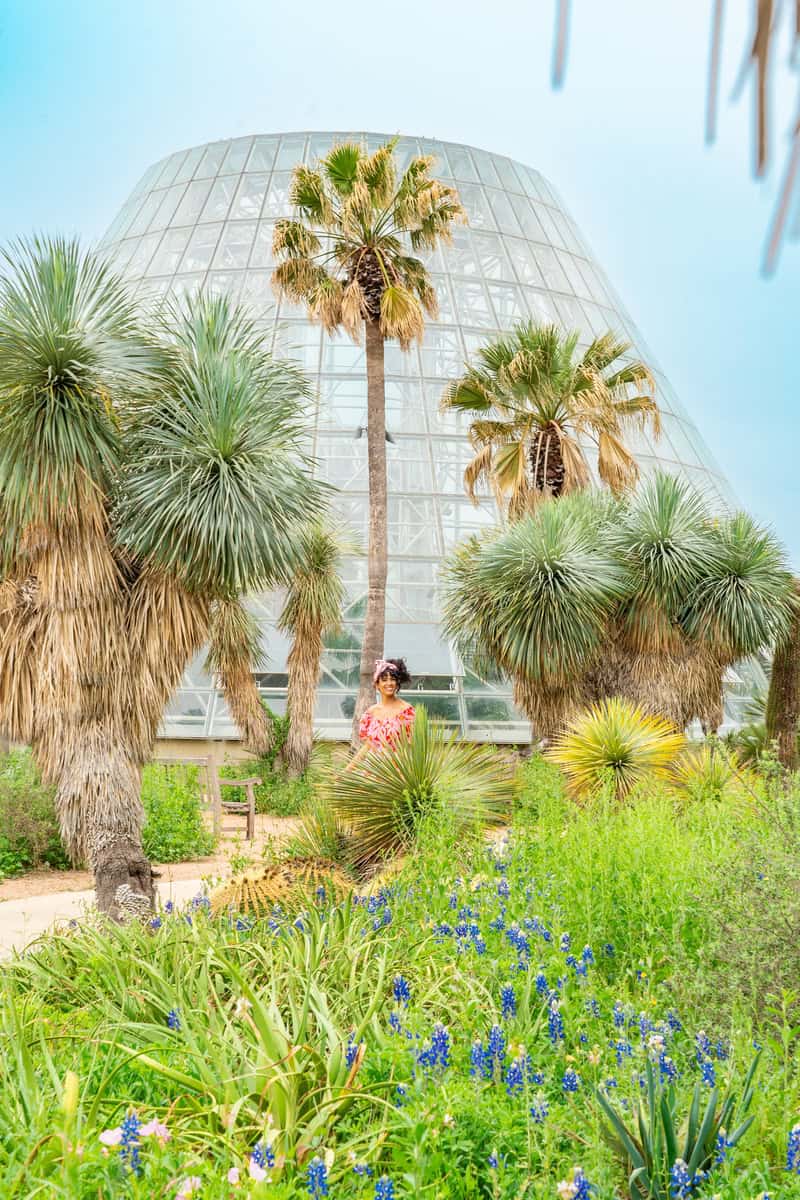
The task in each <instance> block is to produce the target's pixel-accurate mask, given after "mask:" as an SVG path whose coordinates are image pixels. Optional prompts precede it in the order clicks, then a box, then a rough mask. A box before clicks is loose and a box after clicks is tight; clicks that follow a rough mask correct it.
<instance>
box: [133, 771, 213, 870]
mask: <svg viewBox="0 0 800 1200" xmlns="http://www.w3.org/2000/svg"><path fill="white" fill-rule="evenodd" d="M142 803H143V805H144V811H145V825H144V829H143V831H142V845H143V847H144V851H145V854H147V856H148V858H151V859H152V860H153V861H154V862H161V863H168V862H182V861H185V860H186V859H191V858H203V857H204V856H205V855H206V854H210V853H211V851H212V850H213V849H214V846H215V845H216V840H215V838H214V834H213V833H212V832H211V830H210V829H208V828H207V826H206V825H205V823H204V821H203V810H202V803H201V797H200V784H199V778H198V770H197V767H190V766H183V765H180V766H171V765H170V766H162V765H160V764H155V763H154V764H151V765H150V766H148V767H145V769H144V771H143V773H142Z"/></svg>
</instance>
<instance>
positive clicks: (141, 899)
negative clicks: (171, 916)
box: [94, 837, 155, 922]
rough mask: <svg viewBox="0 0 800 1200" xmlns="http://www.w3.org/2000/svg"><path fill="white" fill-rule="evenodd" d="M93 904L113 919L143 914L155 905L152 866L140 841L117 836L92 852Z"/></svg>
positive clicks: (117, 919) (119, 919) (128, 918)
mask: <svg viewBox="0 0 800 1200" xmlns="http://www.w3.org/2000/svg"><path fill="white" fill-rule="evenodd" d="M94 886H95V891H96V893H97V907H98V908H99V909H100V911H101V912H103V913H106V915H107V916H109V917H111V918H112V920H114V921H120V922H123V921H129V920H133V919H136V918H141V917H146V916H148V915H149V914H150V913H152V911H153V908H154V906H155V882H154V876H153V869H152V867H151V866H150V863H149V862H148V860H147V859H146V858H145V856H144V852H143V851H142V847H141V845H137V843H136V842H135V841H133V840H132V839H131V838H128V837H120V838H117V839H116V840H115V841H113V842H111V843H110V844H108V845H106V846H104V847H103V849H102V850H98V851H97V852H96V853H95V855H94Z"/></svg>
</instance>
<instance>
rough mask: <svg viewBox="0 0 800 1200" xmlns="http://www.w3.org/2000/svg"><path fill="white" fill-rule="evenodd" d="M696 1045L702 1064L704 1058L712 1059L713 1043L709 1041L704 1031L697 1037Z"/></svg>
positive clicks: (698, 1057)
mask: <svg viewBox="0 0 800 1200" xmlns="http://www.w3.org/2000/svg"><path fill="white" fill-rule="evenodd" d="M694 1044H695V1046H696V1047H697V1061H698V1062H700V1061H701V1059H703V1058H709V1057H710V1055H711V1042H710V1041H709V1040H708V1038H707V1037H706V1035H705V1033H703V1030H702V1029H701V1030H700V1032H699V1033H698V1034H696V1035H695V1039H694Z"/></svg>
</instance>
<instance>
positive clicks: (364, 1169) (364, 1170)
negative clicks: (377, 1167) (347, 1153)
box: [353, 1162, 372, 1179]
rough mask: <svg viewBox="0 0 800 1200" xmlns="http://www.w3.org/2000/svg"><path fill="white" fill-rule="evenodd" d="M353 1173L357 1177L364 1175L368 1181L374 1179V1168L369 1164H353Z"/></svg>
mask: <svg viewBox="0 0 800 1200" xmlns="http://www.w3.org/2000/svg"><path fill="white" fill-rule="evenodd" d="M353 1173H354V1174H355V1175H363V1176H364V1177H365V1178H366V1179H371V1178H372V1167H371V1166H370V1165H369V1163H365V1162H362V1163H360V1162H357V1163H353Z"/></svg>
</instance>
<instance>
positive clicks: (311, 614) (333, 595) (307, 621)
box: [278, 522, 352, 776]
mask: <svg viewBox="0 0 800 1200" xmlns="http://www.w3.org/2000/svg"><path fill="white" fill-rule="evenodd" d="M348 551H351V552H352V547H351V546H350V545H349V544H348V543H346V542H344V541H343V540H342V539H341V538H340V537H339V536H338V535H337V534H336V533H335V532H334V531H333V530H332V529H331V528H329V527H328V526H326V525H325V524H323V523H322V522H314V523H313V524H311V525H308V526H306V528H305V529H304V530H303V531H302V534H301V537H300V561H299V563H298V566H297V568H296V570H295V572H294V574H293V575H292V578H291V581H290V583H289V588H288V592H287V596H286V603H285V604H284V607H283V612H282V613H281V616H280V620H279V622H278V627H279V628H280V629H283V630H285V631H286V632H287V633H289V634H291V638H292V648H291V650H290V651H289V658H288V662H287V667H288V672H289V688H288V693H287V698H286V711H287V713H288V716H289V732H288V734H287V737H286V742H285V744H284V746H283V749H282V750H281V761H282V763H283V765H284V766H285V768H286V771H287V774H289V775H292V776H296V775H300V774H302V772H303V771H304V770H305V769H306V767H307V766H308V760H309V757H310V755H311V745H312V741H313V729H314V700H315V698H316V691H317V684H318V683H319V671H320V661H321V658H322V637H323V634H324V633H325V632H326V631H331V632H338V631H339V630H340V628H341V616H342V601H343V599H344V585H343V583H342V579H341V576H340V574H339V568H340V563H341V559H342V556H343V555H344V554H345V553H347V552H348Z"/></svg>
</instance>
